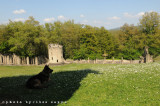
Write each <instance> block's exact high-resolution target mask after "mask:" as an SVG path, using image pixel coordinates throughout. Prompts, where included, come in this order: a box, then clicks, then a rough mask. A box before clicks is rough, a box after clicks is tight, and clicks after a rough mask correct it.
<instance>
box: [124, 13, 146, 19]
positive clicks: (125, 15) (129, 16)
mask: <svg viewBox="0 0 160 106" xmlns="http://www.w3.org/2000/svg"><path fill="white" fill-rule="evenodd" d="M144 14H145V13H144V12H139V13H137V14H135V15H133V14H129V13H127V12H126V13H123V16H124V17H127V18H139V17H141V16H143V15H144Z"/></svg>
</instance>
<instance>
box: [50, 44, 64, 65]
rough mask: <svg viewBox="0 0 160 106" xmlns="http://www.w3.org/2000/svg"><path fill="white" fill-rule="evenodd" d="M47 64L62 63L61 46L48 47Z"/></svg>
mask: <svg viewBox="0 0 160 106" xmlns="http://www.w3.org/2000/svg"><path fill="white" fill-rule="evenodd" d="M48 57H49V63H63V62H64V59H63V46H61V45H58V44H49V45H48Z"/></svg>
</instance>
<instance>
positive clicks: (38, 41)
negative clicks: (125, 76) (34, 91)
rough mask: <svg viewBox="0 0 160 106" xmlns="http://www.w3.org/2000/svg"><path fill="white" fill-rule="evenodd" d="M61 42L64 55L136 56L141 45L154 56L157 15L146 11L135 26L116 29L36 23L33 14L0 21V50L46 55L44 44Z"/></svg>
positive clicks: (159, 30) (159, 48) (159, 42)
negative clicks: (18, 19) (146, 47)
mask: <svg viewBox="0 0 160 106" xmlns="http://www.w3.org/2000/svg"><path fill="white" fill-rule="evenodd" d="M50 43H56V44H60V45H63V51H64V58H65V59H68V58H69V59H88V57H89V58H90V59H96V58H99V59H102V58H103V57H104V56H107V58H112V57H115V58H121V57H124V58H125V59H137V58H139V56H142V55H143V51H144V47H145V46H148V47H149V52H150V54H151V55H153V56H154V57H156V56H158V55H159V54H160V15H159V14H158V13H157V12H146V13H145V14H144V15H143V16H142V17H141V18H140V20H139V24H138V26H134V25H129V24H127V23H126V24H124V25H123V26H122V27H121V28H120V30H116V31H108V30H107V29H105V28H104V27H100V28H98V27H92V26H90V25H83V24H77V23H74V21H73V20H69V21H66V22H60V21H56V22H54V23H45V24H44V25H40V23H39V22H38V21H36V20H35V19H34V18H33V17H29V18H28V20H26V21H25V22H21V21H19V22H15V21H9V23H8V24H6V25H0V53H1V54H13V53H15V54H16V55H19V56H21V57H26V56H29V57H34V56H42V55H43V56H46V57H47V56H48V44H50Z"/></svg>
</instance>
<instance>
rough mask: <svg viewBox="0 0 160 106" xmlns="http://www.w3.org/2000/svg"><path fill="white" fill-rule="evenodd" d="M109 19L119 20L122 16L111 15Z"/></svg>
mask: <svg viewBox="0 0 160 106" xmlns="http://www.w3.org/2000/svg"><path fill="white" fill-rule="evenodd" d="M108 19H109V20H119V19H121V18H120V17H117V16H114V17H110V18H108Z"/></svg>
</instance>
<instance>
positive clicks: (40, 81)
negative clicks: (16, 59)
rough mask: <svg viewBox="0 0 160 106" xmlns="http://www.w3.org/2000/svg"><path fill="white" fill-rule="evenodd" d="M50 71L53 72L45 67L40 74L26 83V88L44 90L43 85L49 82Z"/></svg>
mask: <svg viewBox="0 0 160 106" xmlns="http://www.w3.org/2000/svg"><path fill="white" fill-rule="evenodd" d="M52 71H53V70H52V69H50V68H49V67H48V66H47V65H46V66H45V67H44V69H43V71H42V72H40V73H39V74H38V75H35V76H32V77H31V78H29V79H28V81H27V82H26V87H27V88H30V89H34V88H35V89H39V88H44V83H46V82H48V81H49V76H50V74H51V73H52Z"/></svg>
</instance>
